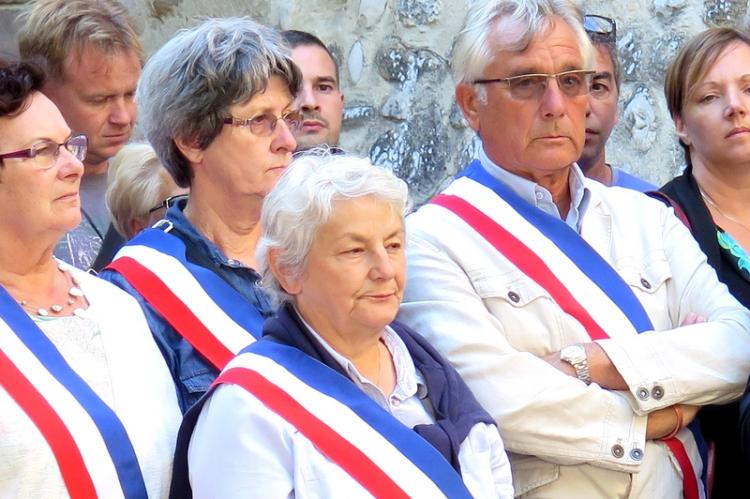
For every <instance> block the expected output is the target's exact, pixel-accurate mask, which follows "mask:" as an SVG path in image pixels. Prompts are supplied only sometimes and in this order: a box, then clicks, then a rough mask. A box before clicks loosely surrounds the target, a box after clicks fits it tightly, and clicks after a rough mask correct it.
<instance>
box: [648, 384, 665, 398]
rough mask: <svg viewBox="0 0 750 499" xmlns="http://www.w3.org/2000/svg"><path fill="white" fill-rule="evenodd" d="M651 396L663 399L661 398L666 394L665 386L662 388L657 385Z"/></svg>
mask: <svg viewBox="0 0 750 499" xmlns="http://www.w3.org/2000/svg"><path fill="white" fill-rule="evenodd" d="M651 396H652V397H654V399H655V400H661V398H662V397H663V396H664V388H662V387H661V386H660V385H656V386H655V387H654V388H653V389H652V390H651Z"/></svg>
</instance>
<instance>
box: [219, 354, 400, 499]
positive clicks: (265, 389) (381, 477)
mask: <svg viewBox="0 0 750 499" xmlns="http://www.w3.org/2000/svg"><path fill="white" fill-rule="evenodd" d="M216 383H232V384H236V385H239V386H241V387H243V388H244V389H245V390H247V391H248V392H250V393H252V394H253V395H254V396H255V397H257V398H258V400H260V401H261V402H263V404H265V405H266V406H267V407H268V408H269V409H271V410H272V411H274V412H275V413H276V414H278V415H279V416H281V417H282V418H284V419H285V420H287V421H288V422H289V423H290V424H291V425H293V426H294V427H295V428H297V429H298V430H299V431H300V433H302V434H303V435H305V436H306V437H307V438H308V439H310V441H311V442H312V443H313V445H315V447H317V448H318V450H319V451H320V452H321V453H322V454H323V455H325V456H326V457H328V458H329V459H330V460H332V461H333V462H335V463H336V464H338V465H339V466H340V467H341V468H342V469H343V470H344V471H346V472H347V473H348V474H349V475H350V476H351V477H352V478H354V479H355V480H356V481H357V482H358V483H359V484H360V485H362V487H364V488H365V489H366V490H367V491H368V492H370V493H371V494H372V495H373V496H375V497H388V498H408V497H409V496H408V495H407V494H406V492H404V490H403V489H401V487H399V486H398V484H396V482H394V481H393V480H391V478H390V477H389V476H388V475H387V474H386V473H385V472H384V471H383V470H382V469H380V468H379V467H378V466H377V465H376V464H375V463H373V462H372V460H371V459H370V458H369V457H367V456H366V455H365V454H364V453H363V452H362V451H361V450H359V449H358V448H357V447H355V446H354V445H352V444H351V443H350V442H349V441H348V440H346V439H345V438H343V437H342V436H341V435H339V434H338V433H337V432H336V431H335V430H334V429H332V428H331V427H330V426H328V425H327V424H326V423H325V422H323V421H321V420H320V419H318V418H317V417H316V416H315V415H313V414H311V413H310V412H309V411H308V410H307V409H305V408H304V407H302V405H301V404H300V403H299V402H297V401H296V400H295V399H294V398H292V397H291V396H290V395H289V394H288V393H286V392H285V391H284V390H282V389H281V388H279V387H278V386H276V385H275V384H273V383H271V382H270V381H269V380H268V379H266V378H265V377H264V376H263V375H262V374H260V373H258V372H256V371H252V370H250V369H247V368H241V367H235V368H231V369H229V370H227V371H225V372H223V373H221V374H220V375H219V377H218V378H217V379H216Z"/></svg>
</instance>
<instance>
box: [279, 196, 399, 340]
mask: <svg viewBox="0 0 750 499" xmlns="http://www.w3.org/2000/svg"><path fill="white" fill-rule="evenodd" d="M404 243H405V241H404V223H403V218H402V217H401V215H400V214H399V213H397V212H396V210H395V209H394V208H393V207H392V206H391V205H390V204H389V203H386V202H384V201H381V200H379V199H377V198H375V197H372V196H367V197H362V198H357V199H352V200H341V201H335V202H334V211H333V216H332V217H331V219H330V220H329V221H328V223H326V224H325V225H323V226H322V227H321V228H320V230H319V231H318V233H317V235H316V237H315V240H314V241H313V244H312V247H311V248H310V252H309V253H308V255H307V264H306V267H305V270H304V272H303V273H302V276H301V277H299V278H297V279H288V280H287V281H286V282H284V281H282V284H284V285H285V289H286V290H287V292H289V294H291V295H293V296H294V297H295V299H296V305H297V308H298V310H299V311H300V313H301V314H302V317H303V318H304V319H305V320H306V321H307V322H308V323H309V324H310V325H311V326H312V327H313V328H314V329H315V330H316V331H318V332H319V333H320V334H321V335H323V336H324V337H325V336H328V335H330V334H333V335H339V336H344V337H346V336H348V335H352V334H360V335H371V334H377V333H380V332H381V331H382V330H383V328H384V327H385V326H386V325H387V324H389V323H390V322H392V321H393V319H394V318H395V317H396V313H397V312H398V309H399V305H400V304H401V298H402V297H403V291H404V279H405V276H406V259H405V251H404V249H405V248H404Z"/></svg>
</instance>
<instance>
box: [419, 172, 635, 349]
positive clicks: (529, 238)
mask: <svg viewBox="0 0 750 499" xmlns="http://www.w3.org/2000/svg"><path fill="white" fill-rule="evenodd" d="M444 194H451V195H454V196H458V197H460V198H462V199H463V200H464V201H467V202H469V203H470V204H471V205H473V206H474V207H476V208H477V209H478V210H479V211H481V212H482V213H484V214H485V215H486V216H488V217H490V218H491V219H492V220H493V221H494V222H495V223H497V224H498V225H500V226H502V227H504V228H505V229H506V230H508V231H509V232H511V233H512V234H513V235H514V236H515V237H516V238H517V239H518V240H520V241H521V242H523V243H524V244H525V245H526V246H528V247H529V248H530V249H531V250H532V251H533V252H534V253H536V254H537V255H538V256H539V257H540V258H541V259H542V260H543V261H544V263H546V264H547V266H549V268H550V269H551V270H552V271H553V272H554V274H555V276H556V277H557V278H558V279H559V280H560V281H561V282H562V283H563V284H564V285H565V287H566V288H567V289H568V290H569V291H570V292H571V293H572V294H573V296H575V298H576V300H578V301H579V302H580V303H581V305H583V306H584V307H585V309H586V311H587V312H588V313H589V314H590V315H591V317H592V318H593V319H594V320H595V321H596V323H597V324H599V326H600V327H601V328H602V329H603V330H604V331H606V332H607V334H609V336H610V337H611V338H615V339H616V338H622V337H632V336H633V335H634V334H638V332H637V331H636V330H635V328H634V327H633V324H632V323H631V322H630V320H628V318H627V317H626V316H625V314H623V312H622V310H620V308H619V307H618V306H617V305H616V304H615V303H614V302H613V301H612V300H611V299H610V298H609V297H608V296H607V295H606V294H605V293H604V292H603V291H602V290H601V289H600V288H599V287H598V286H597V285H596V284H595V283H594V282H592V281H591V280H590V279H589V277H588V276H587V275H586V274H585V273H584V272H583V271H582V270H581V269H580V268H579V267H578V266H577V265H576V264H575V263H574V262H573V261H571V260H570V259H569V258H568V257H567V256H566V255H565V253H563V252H562V251H561V250H560V248H558V247H557V246H556V245H555V244H554V243H553V242H552V241H550V240H549V239H548V238H547V237H546V236H545V235H544V234H543V233H542V232H541V231H540V230H539V229H537V228H536V227H535V226H533V225H532V224H530V223H529V222H528V221H526V219H524V218H523V217H522V216H521V215H519V214H518V212H517V211H516V210H515V209H513V207H511V206H510V205H509V204H508V203H506V202H505V200H503V199H502V198H500V197H499V196H498V195H497V194H495V193H494V192H493V191H492V190H491V189H489V188H487V187H485V186H483V185H482V184H480V183H478V182H476V181H474V180H471V179H469V178H466V177H462V178H460V179H458V180H456V181H454V182H453V183H452V184H451V185H450V186H449V187H448V189H446V190H445V191H444ZM469 200H471V201H469ZM428 206H429V205H428ZM430 208H431V209H433V208H432V207H431V206H430ZM435 209H442V208H439V207H435ZM474 235H476V238H477V240H479V241H482V244H483V245H484V246H490V245H489V244H488V243H487V241H486V240H485V239H484V237H482V236H481V235H480V234H478V233H476V234H475V233H474V232H473V231H472V236H474ZM490 249H491V251H493V252H495V253H497V254H498V255H500V253H499V252H497V250H495V249H494V248H492V247H491V246H490ZM500 256H502V257H503V258H505V256H504V255H500ZM511 264H512V262H511Z"/></svg>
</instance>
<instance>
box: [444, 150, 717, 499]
mask: <svg viewBox="0 0 750 499" xmlns="http://www.w3.org/2000/svg"><path fill="white" fill-rule="evenodd" d="M488 189H489V191H492V192H494V193H495V194H496V195H494V196H493V195H491V193H489V192H488ZM488 194H490V195H488ZM469 200H471V201H469ZM431 203H432V204H435V205H438V206H442V207H443V208H445V209H447V210H449V211H451V212H452V213H454V214H455V215H456V216H458V217H459V218H460V219H461V220H462V221H463V222H465V223H466V224H467V225H469V226H470V227H471V228H472V229H473V230H474V231H475V232H476V233H477V234H478V235H479V236H480V238H481V239H482V240H484V242H485V243H489V245H490V246H491V247H492V248H494V249H495V250H496V251H498V252H499V253H500V254H501V255H503V256H504V257H505V258H506V259H507V260H508V261H509V262H510V263H511V264H512V265H514V266H515V267H516V268H518V269H519V270H520V271H521V272H523V273H524V274H526V275H527V276H528V277H529V278H530V279H531V280H533V281H534V282H536V283H537V284H538V285H539V286H541V287H542V288H543V289H545V290H546V291H547V292H548V293H549V295H550V297H551V298H552V299H553V300H554V301H555V302H556V303H557V304H558V306H559V307H560V308H561V309H562V310H563V311H565V312H566V313H568V314H569V315H570V316H571V317H573V318H574V319H576V320H577V321H578V322H579V323H580V324H581V325H582V326H583V327H584V328H585V330H586V331H587V333H588V334H589V336H590V337H591V339H593V340H598V339H606V338H621V337H624V336H632V335H633V334H637V333H642V332H644V331H650V330H653V325H652V323H651V320H650V318H649V317H648V314H647V313H646V311H645V309H644V308H643V305H642V304H641V303H640V301H638V298H637V297H636V296H635V294H634V293H633V291H632V289H631V288H630V287H629V286H628V284H627V283H626V282H625V281H624V280H623V279H622V277H621V276H620V275H619V274H618V273H617V271H615V269H613V268H612V266H611V265H610V264H609V263H608V262H607V261H606V260H604V258H602V257H601V255H599V253H597V252H596V250H594V249H593V248H592V247H591V246H590V245H589V244H588V243H587V242H586V241H585V240H584V239H583V238H582V237H580V235H578V233H576V231H574V230H573V229H572V228H571V227H570V226H568V225H567V224H566V223H565V222H563V221H562V220H559V219H557V218H555V217H553V216H551V215H548V214H547V213H544V212H543V211H541V210H539V209H538V208H536V207H535V206H533V205H531V204H530V203H528V202H526V201H525V200H523V199H522V198H521V197H520V196H518V195H517V194H516V193H515V192H513V191H512V190H511V189H510V188H509V187H508V186H507V185H505V184H503V183H502V182H500V181H499V180H497V179H495V178H494V177H492V175H490V174H489V173H488V172H487V171H486V170H485V169H484V168H483V167H482V165H481V163H480V162H479V161H476V160H475V161H473V162H472V163H471V164H470V165H469V166H468V167H467V168H466V169H465V170H464V171H463V172H462V174H461V175H460V177H459V178H457V179H456V180H455V181H454V182H453V183H451V185H450V186H449V187H448V188H447V189H446V190H445V191H444V193H443V194H441V195H438V196H436V197H435V198H434V199H433V200H432V201H431ZM532 248H533V249H532ZM691 436H692V435H691V434H690V432H689V431H684V430H683V431H681V432H680V434H679V435H678V438H672V439H670V440H667V441H664V443H665V444H666V445H667V446H668V447H669V448H670V450H671V451H672V454H673V456H674V457H675V459H676V460H677V461H678V463H679V466H680V469H681V470H682V473H683V491H684V497H685V498H687V499H698V498H699V497H701V496H702V494H703V491H702V490H700V489H699V487H698V480H697V478H696V477H697V476H698V474H699V471H700V468H701V466H702V464H701V463H700V462H698V463H696V464H697V469H696V466H694V465H693V463H692V462H691V460H690V457H689V455H688V452H687V450H686V449H685V445H684V444H685V443H689V446H690V447H691V448H692V449H695V448H696V445H697V444H696V442H695V441H694V440H693V439H691V438H690V437H691Z"/></svg>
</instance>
